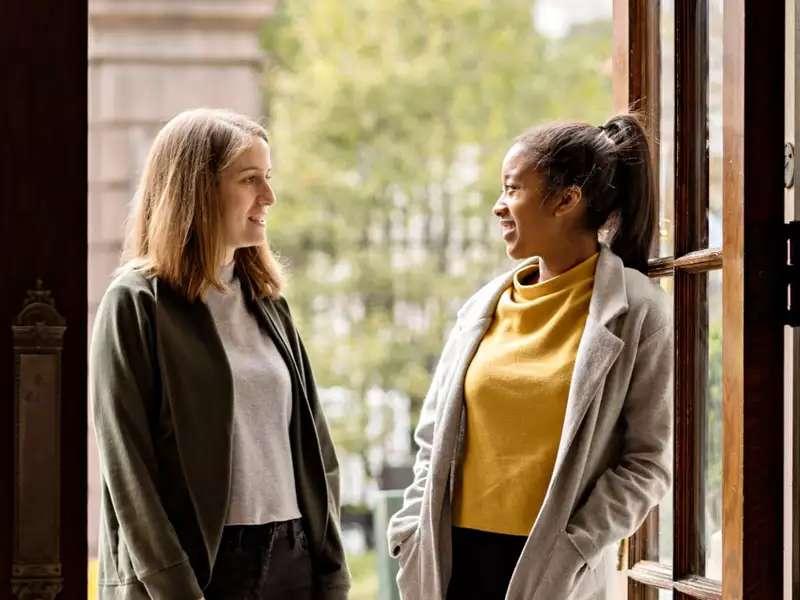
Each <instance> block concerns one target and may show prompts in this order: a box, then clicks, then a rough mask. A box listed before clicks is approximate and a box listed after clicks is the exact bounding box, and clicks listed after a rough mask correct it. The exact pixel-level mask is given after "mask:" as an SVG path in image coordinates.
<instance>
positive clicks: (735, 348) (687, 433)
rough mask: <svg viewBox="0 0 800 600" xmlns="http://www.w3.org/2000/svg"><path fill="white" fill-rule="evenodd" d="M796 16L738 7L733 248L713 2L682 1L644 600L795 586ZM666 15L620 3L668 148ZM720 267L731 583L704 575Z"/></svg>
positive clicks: (633, 573) (658, 267)
mask: <svg viewBox="0 0 800 600" xmlns="http://www.w3.org/2000/svg"><path fill="white" fill-rule="evenodd" d="M784 10H785V9H784V4H783V3H771V5H770V6H769V7H767V6H766V5H764V4H762V3H760V4H759V7H758V9H751V10H749V11H748V10H747V7H746V2H745V0H726V2H725V7H724V49H725V50H724V61H723V63H724V66H723V69H724V90H723V97H724V101H723V105H724V110H723V114H724V149H723V154H724V161H723V162H724V171H723V181H724V190H723V198H724V208H723V236H724V237H723V247H722V248H708V219H707V212H708V205H709V198H708V181H709V176H708V148H707V140H708V129H707V127H708V126H707V123H708V0H676V1H675V136H676V144H675V148H676V152H675V199H674V202H675V210H674V215H675V235H674V239H675V246H674V256H670V257H655V258H653V259H651V260H650V263H649V268H648V275H650V276H651V277H669V276H672V277H674V308H675V386H674V402H675V454H674V473H675V477H674V485H673V506H674V522H673V544H674V548H673V565H672V566H669V565H664V564H661V563H659V562H657V561H658V513H657V510H656V511H653V513H652V514H651V515H650V516H649V517H648V519H647V520H646V521H645V523H644V524H643V525H642V527H641V529H640V530H639V531H638V532H637V533H636V534H634V536H632V537H631V538H630V540H629V553H628V573H627V574H628V582H629V584H628V598H629V599H631V600H645V599H647V600H655V599H656V598H657V594H658V589H665V590H673V594H674V598H676V599H677V600H683V599H688V598H703V599H719V598H722V597H723V596H724V597H725V598H726V599H727V598H737V599H740V598H747V599H748V600H751V599H752V600H759V599H762V598H763V599H770V600H774V599H775V598H780V597H781V595H782V593H783V576H784V575H783V560H782V551H783V548H782V542H783V512H782V506H781V499H782V488H783V466H782V460H783V446H782V442H783V415H782V398H783V377H782V370H780V372H779V375H780V376H775V374H776V367H775V366H774V365H776V364H777V365H780V364H782V361H783V343H782V336H783V332H782V328H783V326H782V322H781V318H782V317H781V315H782V314H783V310H782V309H783V306H782V304H781V302H782V301H783V302H785V289H784V288H783V287H781V286H782V281H781V278H782V273H781V265H782V264H783V262H782V261H785V257H784V256H782V255H781V253H782V252H783V253H785V245H784V242H783V239H782V236H781V234H780V233H778V232H780V231H781V230H782V223H783V205H782V203H780V202H777V201H775V202H770V201H765V200H764V198H767V199H769V198H773V199H776V200H777V199H778V198H781V199H782V198H783V190H782V187H781V186H782V177H781V172H780V169H782V166H783V163H782V156H779V155H778V152H780V151H782V150H781V149H782V147H783V140H782V138H783V131H784V128H783V118H784V113H783V107H784V95H783V94H784V90H783V77H784V65H783V61H782V60H780V59H779V60H775V56H778V57H782V56H783V55H784V54H783V44H784V38H783V33H784V19H785V14H784ZM756 13H757V14H756ZM659 20H660V2H659V1H658V0H614V36H615V44H614V71H615V73H614V100H615V107H616V109H617V110H625V109H627V108H628V107H629V106H632V107H634V108H636V109H638V110H641V111H643V112H644V113H645V115H646V118H647V125H648V128H649V131H650V134H651V135H652V136H653V139H656V140H658V139H659V119H660V114H659V108H660V35H659ZM764 23H769V27H764V25H763V24H764ZM770 57H771V58H770ZM698 132H702V133H698ZM657 150H658V148H657V145H656V151H655V152H654V161H655V163H656V167H657V166H658V162H659V156H658V151H657ZM745 159H746V160H745ZM656 172H658V171H656ZM765 177H766V178H767V179H765ZM746 200H747V201H746ZM720 269H721V270H722V271H723V329H724V335H725V338H724V339H725V343H724V348H723V423H724V431H723V445H724V448H723V523H724V527H723V557H724V559H723V578H722V579H723V580H722V582H720V581H715V580H711V579H709V578H706V577H704V576H702V575H701V574H702V573H704V572H705V554H704V550H703V546H704V533H705V532H704V527H705V519H704V518H703V511H704V502H705V497H704V485H703V482H704V475H705V474H704V472H703V468H704V467H703V449H704V443H705V437H704V436H705V435H706V419H707V414H706V410H707V406H706V405H707V402H706V388H707V376H708V364H707V361H708V355H707V337H708V336H707V333H708V310H707V307H708V298H707V288H706V280H707V278H706V277H699V276H698V275H700V274H703V273H709V272H711V271H715V270H720ZM748 290H750V291H751V293H746V292H748ZM754 290H758V291H759V293H758V294H753V293H752V291H754ZM745 298H747V303H745ZM771 365H772V366H771Z"/></svg>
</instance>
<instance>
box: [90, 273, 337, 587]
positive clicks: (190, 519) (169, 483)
mask: <svg viewBox="0 0 800 600" xmlns="http://www.w3.org/2000/svg"><path fill="white" fill-rule="evenodd" d="M241 279H242V288H243V292H244V295H245V298H247V301H248V303H249V305H250V307H251V309H252V311H253V314H254V315H255V316H256V318H257V319H258V321H259V323H260V324H261V325H262V326H263V327H264V329H265V330H266V331H267V332H269V335H270V336H271V337H272V339H273V341H274V342H275V345H276V347H277V348H278V350H279V352H280V353H281V355H282V356H283V358H284V359H285V361H286V364H287V366H288V368H289V372H290V374H291V378H292V402H293V405H292V419H291V423H290V431H289V436H290V443H291V447H292V456H293V462H294V473H295V481H296V486H297V498H298V503H299V506H300V511H301V513H302V516H303V523H304V526H305V528H306V532H307V535H308V539H309V547H310V551H311V555H312V559H313V563H314V573H315V589H316V594H315V598H318V599H320V600H328V599H340V598H346V597H347V590H348V588H349V585H350V584H349V573H348V570H347V566H346V564H345V558H344V551H343V549H342V543H341V536H340V533H339V467H338V463H337V459H336V454H335V452H334V447H333V443H332V441H331V438H330V434H329V432H328V427H327V424H326V422H325V417H324V415H323V413H322V408H321V406H320V403H319V399H318V397H317V391H316V387H315V385H314V379H313V376H312V374H311V368H310V365H309V362H308V357H307V355H306V352H305V349H304V348H303V345H302V342H301V341H300V338H299V336H298V334H297V331H296V330H295V328H294V326H293V324H292V319H291V316H290V313H289V308H288V305H287V304H286V301H285V300H284V299H282V298H281V299H279V300H275V301H272V300H263V299H256V298H255V297H254V295H253V293H252V291H251V290H252V288H251V286H250V285H249V284H248V281H247V280H246V278H245V277H241ZM89 371H90V383H89V385H90V395H91V399H92V403H93V413H94V424H95V431H96V434H97V444H98V448H99V451H100V466H101V473H102V497H101V515H100V540H99V555H100V566H99V597H100V598H101V599H102V600H107V599H126V600H128V599H136V600H138V599H142V600H145V599H148V598H153V599H167V600H184V599H185V600H196V599H198V598H200V597H201V596H202V594H203V591H202V590H203V588H204V587H205V586H206V585H207V584H208V582H209V579H210V575H211V572H212V568H213V565H214V560H215V557H216V554H217V549H218V547H219V542H220V537H221V535H222V529H223V526H224V524H225V515H226V513H227V508H228V502H229V491H230V471H231V465H230V462H231V431H232V412H233V380H232V376H231V371H230V367H229V364H228V360H227V357H226V354H225V351H224V349H223V346H222V342H221V340H220V338H219V335H218V334H217V330H216V326H215V325H214V321H213V318H212V316H211V313H210V312H209V311H208V308H207V307H206V305H205V304H204V303H203V302H201V301H196V302H188V301H187V300H186V299H185V298H184V297H183V296H182V295H180V294H179V293H177V292H176V291H175V290H174V289H172V288H171V287H170V286H169V285H168V284H166V283H165V282H163V281H160V280H159V279H158V278H156V277H145V276H144V275H143V274H142V273H140V272H138V271H134V270H130V271H128V272H126V273H124V274H122V275H120V276H119V277H117V278H116V279H115V280H114V281H113V282H112V284H111V286H110V287H109V288H108V290H107V291H106V294H105V296H104V297H103V300H102V302H101V304H100V308H99V310H98V313H97V317H96V320H95V324H94V332H93V336H92V344H91V351H90V369H89Z"/></svg>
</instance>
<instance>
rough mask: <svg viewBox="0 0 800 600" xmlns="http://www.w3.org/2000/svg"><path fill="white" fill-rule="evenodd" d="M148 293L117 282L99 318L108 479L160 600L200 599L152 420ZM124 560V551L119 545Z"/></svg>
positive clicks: (136, 557)
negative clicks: (166, 491)
mask: <svg viewBox="0 0 800 600" xmlns="http://www.w3.org/2000/svg"><path fill="white" fill-rule="evenodd" d="M147 299H148V298H147V295H146V294H145V293H144V292H141V291H140V292H137V291H135V290H133V289H131V288H128V287H125V286H123V285H112V287H111V288H110V289H109V290H108V291H107V292H106V295H105V297H104V298H103V301H102V303H101V305H100V309H99V311H98V313H97V317H96V319H95V324H94V332H93V336H92V345H91V350H90V358H89V386H90V394H91V398H92V405H93V415H94V427H95V432H96V436H97V445H98V450H99V453H100V468H101V476H102V480H103V485H104V486H105V487H106V488H107V490H108V493H109V497H110V499H111V505H112V510H113V512H114V517H115V518H116V521H117V522H118V523H119V531H118V535H119V537H120V543H124V544H125V546H126V549H127V551H128V554H129V556H130V560H131V563H132V565H133V570H134V572H135V575H136V577H137V579H139V581H141V582H142V584H143V585H144V587H145V588H146V590H147V593H148V594H149V596H150V597H151V598H154V599H162V598H163V599H172V598H187V599H196V598H200V597H201V596H202V595H203V593H202V590H201V589H200V586H199V585H198V582H197V579H196V577H195V574H194V571H193V570H192V568H191V566H190V564H189V559H188V556H187V555H186V553H185V552H184V550H183V548H182V547H181V545H180V543H179V541H178V537H177V535H176V533H175V530H174V528H173V526H172V523H171V522H170V520H169V518H168V516H167V514H166V511H165V510H164V507H163V505H162V503H161V501H160V497H159V493H158V490H157V487H156V483H155V482H156V481H157V473H158V465H157V461H156V454H155V449H154V444H153V434H152V431H151V427H150V425H149V423H150V422H151V415H152V414H153V412H152V411H153V407H154V406H155V405H156V400H157V399H156V394H157V386H158V383H157V381H158V375H157V373H156V370H155V367H154V365H155V364H156V362H155V356H154V348H155V342H154V339H153V338H154V333H153V332H154V327H153V325H154V324H153V322H152V319H153V318H154V316H153V315H154V312H153V311H152V310H148V308H151V309H152V306H150V307H148V306H147V304H148V302H147ZM112 554H113V555H114V557H115V560H116V556H117V555H116V551H115V549H112Z"/></svg>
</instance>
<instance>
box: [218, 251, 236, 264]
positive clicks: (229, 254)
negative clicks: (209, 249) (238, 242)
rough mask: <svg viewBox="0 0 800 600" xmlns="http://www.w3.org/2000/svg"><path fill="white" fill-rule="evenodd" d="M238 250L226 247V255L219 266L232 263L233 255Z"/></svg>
mask: <svg viewBox="0 0 800 600" xmlns="http://www.w3.org/2000/svg"><path fill="white" fill-rule="evenodd" d="M235 252H236V248H226V249H225V255H224V256H223V257H222V263H220V265H219V267H220V268H222V267H224V266H225V265H229V264H231V262H232V261H233V255H234V253H235Z"/></svg>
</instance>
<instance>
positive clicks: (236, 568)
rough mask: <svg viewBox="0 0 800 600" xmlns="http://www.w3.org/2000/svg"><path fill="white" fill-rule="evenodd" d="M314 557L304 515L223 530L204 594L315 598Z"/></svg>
mask: <svg viewBox="0 0 800 600" xmlns="http://www.w3.org/2000/svg"><path fill="white" fill-rule="evenodd" d="M312 593H313V584H312V566H311V557H310V555H309V552H308V540H307V538H306V534H305V532H304V531H303V524H302V521H301V520H300V519H295V520H294V521H281V522H275V523H266V524H264V525H230V526H227V527H225V529H223V531H222V541H221V543H220V548H219V552H217V559H216V561H215V563H214V570H213V572H212V573H211V581H210V582H209V584H208V586H207V587H206V589H205V591H204V596H205V598H206V600H262V599H267V600H273V599H274V600H281V599H283V598H290V599H291V600H311V597H312Z"/></svg>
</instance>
